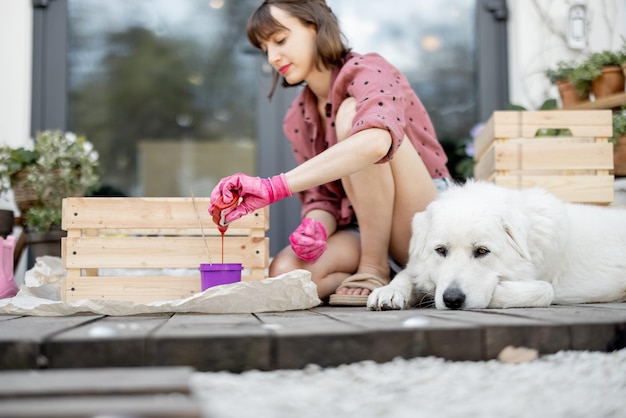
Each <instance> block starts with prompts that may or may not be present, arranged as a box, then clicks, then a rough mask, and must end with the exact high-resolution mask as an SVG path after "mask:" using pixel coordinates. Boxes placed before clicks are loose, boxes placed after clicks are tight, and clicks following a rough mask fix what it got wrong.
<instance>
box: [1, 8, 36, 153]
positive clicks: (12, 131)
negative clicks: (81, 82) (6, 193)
mask: <svg viewBox="0 0 626 418" xmlns="http://www.w3.org/2000/svg"><path fill="white" fill-rule="evenodd" d="M32 17H33V6H32V4H31V1H30V0H0V56H1V57H2V58H1V61H0V62H2V64H0V144H10V145H17V144H22V143H23V142H25V141H26V140H27V139H28V138H29V137H30V110H31V103H30V102H31V61H32V33H33V30H32V27H33V25H32Z"/></svg>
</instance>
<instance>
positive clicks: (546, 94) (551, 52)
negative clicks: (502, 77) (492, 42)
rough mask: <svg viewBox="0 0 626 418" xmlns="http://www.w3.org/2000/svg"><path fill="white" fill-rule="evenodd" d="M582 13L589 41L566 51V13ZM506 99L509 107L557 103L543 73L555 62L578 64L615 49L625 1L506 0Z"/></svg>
mask: <svg viewBox="0 0 626 418" xmlns="http://www.w3.org/2000/svg"><path fill="white" fill-rule="evenodd" d="M576 4H582V5H585V6H586V8H587V19H588V23H587V35H588V42H587V45H586V47H585V48H584V49H583V50H573V49H570V48H569V47H568V46H567V43H566V40H565V39H566V34H567V26H568V16H569V10H570V8H571V7H572V6H573V5H576ZM508 6H509V12H510V20H509V33H508V35H509V86H510V87H509V97H510V101H511V103H514V104H518V105H522V106H524V107H525V108H527V109H537V108H539V107H540V106H541V104H542V103H543V102H544V101H545V100H546V99H548V98H558V92H557V90H556V87H554V86H552V85H551V84H550V82H549V81H548V79H547V77H546V75H545V71H546V70H547V69H548V68H550V67H553V66H555V65H556V63H557V62H558V61H560V60H566V61H569V60H582V59H583V57H584V55H585V54H588V53H589V52H596V51H603V50H614V51H617V50H619V49H620V48H621V45H622V36H626V0H508Z"/></svg>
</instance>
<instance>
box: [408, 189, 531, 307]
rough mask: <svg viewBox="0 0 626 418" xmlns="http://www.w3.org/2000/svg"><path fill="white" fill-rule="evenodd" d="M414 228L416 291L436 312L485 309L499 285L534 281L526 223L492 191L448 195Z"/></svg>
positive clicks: (422, 215) (412, 257)
mask: <svg viewBox="0 0 626 418" xmlns="http://www.w3.org/2000/svg"><path fill="white" fill-rule="evenodd" d="M412 228H413V236H412V240H411V246H410V260H411V261H410V263H413V265H414V266H416V267H415V268H416V269H417V270H418V271H419V274H417V286H418V287H421V288H422V289H425V290H427V291H431V292H432V293H434V299H435V306H436V307H437V308H438V309H446V308H448V309H472V308H474V309H477V308H486V307H488V306H489V303H490V301H491V297H492V295H493V292H494V290H495V288H496V286H497V285H498V283H499V282H500V281H502V280H516V279H517V278H519V277H528V278H530V277H533V276H534V273H533V270H534V267H533V264H532V262H531V254H530V252H529V249H528V244H527V241H528V236H527V233H528V225H527V218H526V217H525V216H524V215H523V213H522V212H521V211H520V210H519V209H518V208H516V207H515V205H511V204H509V202H508V201H507V196H506V192H504V195H503V194H502V192H501V189H499V188H495V187H494V186H492V185H489V184H472V185H471V186H466V187H460V186H457V187H454V188H452V189H451V190H449V191H446V192H444V193H443V194H442V195H441V196H440V197H439V198H438V199H437V200H435V201H434V202H433V203H431V204H430V205H429V206H428V208H427V210H426V211H425V212H421V213H418V214H416V215H415V216H414V218H413V223H412Z"/></svg>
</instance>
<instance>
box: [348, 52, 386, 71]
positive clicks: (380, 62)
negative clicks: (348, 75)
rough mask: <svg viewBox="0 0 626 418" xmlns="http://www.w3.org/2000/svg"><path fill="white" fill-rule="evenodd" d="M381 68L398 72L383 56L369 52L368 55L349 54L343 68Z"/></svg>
mask: <svg viewBox="0 0 626 418" xmlns="http://www.w3.org/2000/svg"><path fill="white" fill-rule="evenodd" d="M372 67H375V68H380V69H381V70H382V69H392V70H396V68H395V67H394V66H393V65H392V64H391V63H390V62H389V61H387V60H386V59H385V58H383V56H381V55H380V54H377V53H376V52H369V53H367V54H359V53H358V52H349V53H348V55H346V57H345V59H344V62H343V65H342V67H341V69H342V70H344V69H350V68H353V69H359V68H361V69H363V68H364V69H368V68H372Z"/></svg>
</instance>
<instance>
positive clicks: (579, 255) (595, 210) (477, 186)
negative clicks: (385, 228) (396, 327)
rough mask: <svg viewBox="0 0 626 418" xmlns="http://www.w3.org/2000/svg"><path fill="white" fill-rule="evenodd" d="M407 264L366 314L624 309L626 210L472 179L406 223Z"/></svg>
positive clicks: (379, 291)
mask: <svg viewBox="0 0 626 418" xmlns="http://www.w3.org/2000/svg"><path fill="white" fill-rule="evenodd" d="M412 229H413V235H412V238H411V244H410V249H409V262H408V264H407V266H406V268H405V269H404V270H402V271H401V272H400V273H398V274H397V275H396V277H395V278H394V279H393V280H392V281H391V283H390V284H389V285H387V286H384V287H382V288H378V289H376V290H374V291H373V292H372V294H371V295H370V296H369V298H368V302H367V307H368V308H369V309H370V310H387V309H405V308H407V307H409V306H412V305H413V304H414V303H415V302H416V297H417V296H418V295H419V294H420V293H421V294H424V293H426V294H430V295H432V296H434V301H435V307H436V308H438V309H446V308H452V309H476V308H510V307H541V306H548V305H550V304H574V303H592V302H623V301H626V210H621V209H617V208H607V207H600V206H593V205H581V204H573V203H565V202H562V201H561V200H559V199H557V198H556V197H554V196H553V195H551V194H549V193H548V192H546V191H545V190H543V189H540V188H533V189H524V190H514V189H506V188H503V187H498V186H495V185H493V184H491V183H484V182H473V181H470V182H468V183H467V184H465V185H464V186H453V187H452V188H450V189H449V190H447V191H445V192H443V193H442V194H441V195H440V196H439V197H438V198H437V199H436V200H435V201H433V202H432V203H431V204H430V205H429V206H428V208H427V209H426V211H424V212H420V213H417V214H416V215H415V216H414V218H413V222H412Z"/></svg>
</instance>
